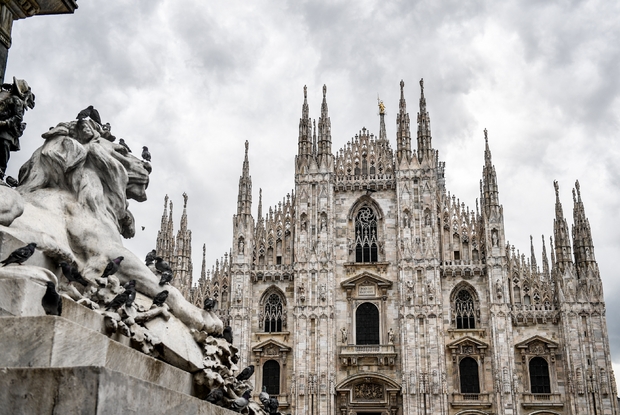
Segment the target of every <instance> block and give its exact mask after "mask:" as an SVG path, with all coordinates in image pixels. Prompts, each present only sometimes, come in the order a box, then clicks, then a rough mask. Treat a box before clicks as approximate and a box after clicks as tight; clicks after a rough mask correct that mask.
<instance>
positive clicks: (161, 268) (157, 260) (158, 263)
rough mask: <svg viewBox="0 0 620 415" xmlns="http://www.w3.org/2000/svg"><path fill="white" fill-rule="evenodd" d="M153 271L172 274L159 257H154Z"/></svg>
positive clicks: (166, 263)
mask: <svg viewBox="0 0 620 415" xmlns="http://www.w3.org/2000/svg"><path fill="white" fill-rule="evenodd" d="M155 269H156V270H157V271H159V272H166V271H170V272H172V268H170V264H169V263H168V262H167V261H164V259H163V258H162V257H160V256H158V257H155Z"/></svg>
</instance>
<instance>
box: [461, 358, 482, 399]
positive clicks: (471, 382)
mask: <svg viewBox="0 0 620 415" xmlns="http://www.w3.org/2000/svg"><path fill="white" fill-rule="evenodd" d="M459 377H460V380H461V393H480V379H478V362H476V361H475V360H474V359H473V358H471V357H466V358H464V359H463V360H461V361H460V363H459Z"/></svg>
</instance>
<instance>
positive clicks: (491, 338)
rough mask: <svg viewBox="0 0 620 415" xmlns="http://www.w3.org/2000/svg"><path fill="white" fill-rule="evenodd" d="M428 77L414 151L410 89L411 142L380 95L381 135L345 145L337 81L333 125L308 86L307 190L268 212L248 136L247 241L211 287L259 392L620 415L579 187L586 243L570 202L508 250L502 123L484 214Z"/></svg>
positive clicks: (434, 409)
mask: <svg viewBox="0 0 620 415" xmlns="http://www.w3.org/2000/svg"><path fill="white" fill-rule="evenodd" d="M420 86H421V96H420V100H419V109H418V114H417V122H416V124H417V134H416V136H415V137H413V139H414V141H415V143H414V148H413V149H412V146H411V141H412V136H411V132H410V125H409V123H410V122H409V114H408V113H407V109H406V102H405V98H404V83H402V82H401V99H400V102H399V111H398V115H397V125H398V131H397V136H396V151H394V150H392V147H391V144H390V141H389V140H388V137H387V136H386V133H385V124H384V122H385V121H384V117H385V115H384V107H383V106H382V105H380V123H379V134H378V135H373V134H371V133H370V132H369V131H368V130H366V129H362V130H361V131H359V132H358V134H356V135H355V137H354V138H353V139H352V140H351V142H349V143H347V145H346V146H344V147H343V148H342V149H341V150H339V151H337V152H334V153H332V148H331V145H332V139H331V127H330V119H329V116H328V108H327V101H326V92H327V91H326V88H325V87H324V89H323V103H322V106H321V113H320V117H319V119H318V122H316V121H312V120H311V119H310V117H309V107H308V104H307V100H306V91H305V88H304V103H303V107H302V117H301V119H300V123H299V141H298V142H299V148H298V154H297V156H296V158H295V189H294V194H291V195H287V196H286V197H285V198H284V199H283V200H282V202H280V203H278V204H277V205H276V206H274V207H271V208H269V209H268V210H266V211H264V212H263V207H262V200H260V199H259V206H258V217H257V218H256V219H255V218H254V217H253V216H252V213H251V207H252V197H251V195H252V181H251V178H250V174H249V162H248V146H247V144H246V153H245V160H244V164H243V173H242V176H241V179H240V182H239V199H238V209H237V214H236V215H234V218H233V241H232V250H231V251H230V256H229V255H226V257H225V259H224V260H223V261H222V262H221V263H218V267H217V269H216V270H214V272H213V274H212V276H211V277H212V278H211V281H212V284H211V286H210V287H209V289H208V290H206V291H205V292H206V293H207V294H209V295H215V296H217V297H218V300H219V301H220V303H221V304H226V305H228V307H225V309H221V310H220V313H221V314H222V316H223V317H224V318H225V319H228V321H229V324H230V325H231V326H232V327H233V330H234V335H235V344H236V345H237V346H238V347H239V348H240V350H241V356H242V360H241V362H240V364H241V365H245V364H250V363H252V364H254V365H256V367H257V369H256V374H255V378H254V382H255V393H256V394H257V393H258V392H259V391H260V390H261V389H262V386H263V383H265V384H266V385H268V386H269V388H270V389H272V388H276V390H272V393H277V394H278V396H279V401H280V403H281V407H280V410H281V411H282V412H291V413H296V414H338V415H348V414H358V413H359V414H362V413H363V414H375V413H376V414H386V415H387V414H389V415H397V414H398V415H400V414H410V415H414V414H462V415H466V414H467V415H469V414H593V415H594V414H616V413H617V412H618V409H617V402H616V387H615V383H614V377H613V372H612V368H611V357H610V354H609V341H608V337H607V328H606V323H605V304H604V302H603V293H602V285H601V280H600V276H599V272H598V267H597V263H596V261H595V259H594V250H593V243H592V237H591V234H590V228H589V224H588V222H587V218H586V216H585V211H584V207H583V203H582V201H581V194H580V189H579V184H578V183H577V184H576V186H575V190H574V191H573V192H574V195H575V197H574V200H575V202H574V221H575V223H574V229H573V231H572V236H571V235H569V232H568V224H567V222H566V220H565V218H564V214H563V211H562V206H561V204H560V202H559V198H558V199H557V201H556V219H555V221H554V235H553V237H552V238H551V240H549V239H547V240H545V239H544V238H543V242H544V244H543V245H544V246H546V247H545V248H544V249H543V252H542V253H541V254H538V255H537V254H535V253H534V251H533V250H532V252H531V254H530V255H528V256H529V258H526V257H525V255H522V254H520V253H519V251H518V250H516V249H515V248H514V247H512V246H508V245H507V244H506V235H505V234H504V218H503V207H502V206H501V205H500V203H499V198H498V180H497V177H496V175H495V168H494V166H493V164H492V160H491V151H490V149H489V143H488V141H489V140H488V137H487V132H486V131H485V132H484V138H485V141H486V148H485V151H484V167H483V172H482V185H481V195H480V204H479V205H478V202H476V208H475V210H472V209H469V208H468V207H466V206H465V204H464V203H461V202H460V201H459V199H457V198H456V197H455V196H453V195H451V194H450V192H449V191H448V190H447V189H446V186H445V179H444V169H445V164H444V163H443V162H442V161H440V158H439V155H438V152H437V150H435V149H434V147H433V143H432V136H431V129H430V117H429V114H428V112H427V110H426V100H425V97H424V88H423V83H422V82H420ZM258 168H267V166H258ZM479 179H480V178H479V177H472V178H471V180H476V181H478V180H479ZM557 192H559V187H558V186H557V184H556V193H557ZM261 199H262V198H261ZM470 202H473V201H470ZM533 231H535V230H533ZM278 370H279V375H278Z"/></svg>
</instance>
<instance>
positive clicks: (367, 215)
mask: <svg viewBox="0 0 620 415" xmlns="http://www.w3.org/2000/svg"><path fill="white" fill-rule="evenodd" d="M378 246H379V245H378V243H377V216H376V215H375V213H374V212H373V211H372V209H370V208H369V207H368V206H364V207H362V208H361V209H360V210H359V212H358V213H357V216H356V218H355V262H377V252H378Z"/></svg>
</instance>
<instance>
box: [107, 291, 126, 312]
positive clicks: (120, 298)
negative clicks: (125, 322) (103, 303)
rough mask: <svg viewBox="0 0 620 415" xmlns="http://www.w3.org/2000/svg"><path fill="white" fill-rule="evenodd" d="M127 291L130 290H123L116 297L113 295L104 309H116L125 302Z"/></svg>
mask: <svg viewBox="0 0 620 415" xmlns="http://www.w3.org/2000/svg"><path fill="white" fill-rule="evenodd" d="M129 291H130V290H125V291H123V292H122V293H120V294H119V295H117V296H116V297H114V299H113V300H112V301H110V304H108V306H107V307H106V308H105V309H106V310H110V309H112V310H114V311H116V310H118V309H119V308H120V307H121V306H123V305H125V303H126V302H127V299H128V298H129Z"/></svg>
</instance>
